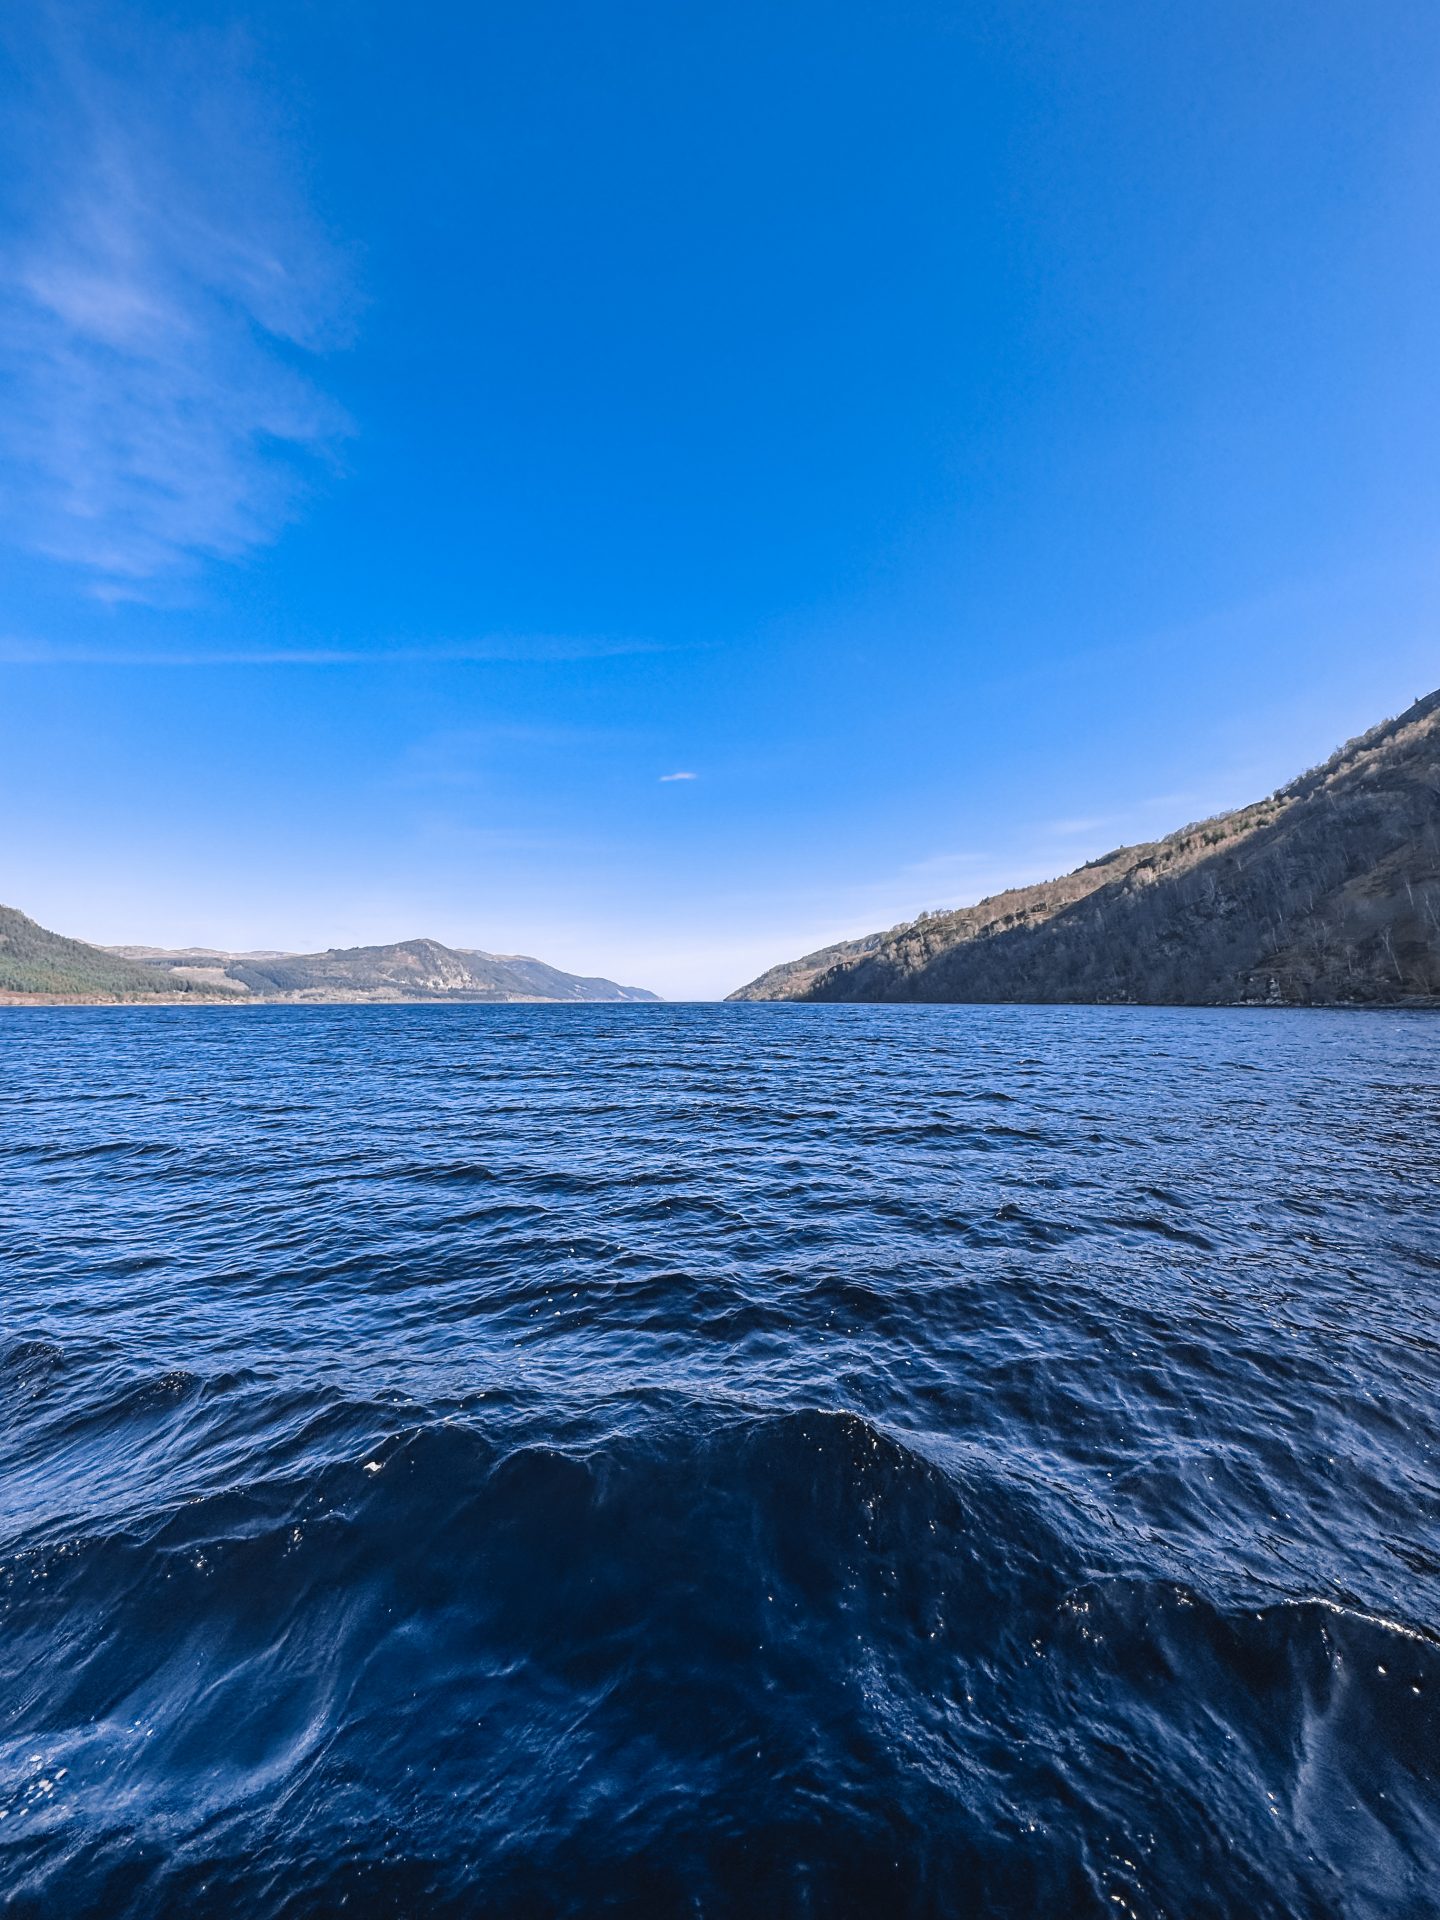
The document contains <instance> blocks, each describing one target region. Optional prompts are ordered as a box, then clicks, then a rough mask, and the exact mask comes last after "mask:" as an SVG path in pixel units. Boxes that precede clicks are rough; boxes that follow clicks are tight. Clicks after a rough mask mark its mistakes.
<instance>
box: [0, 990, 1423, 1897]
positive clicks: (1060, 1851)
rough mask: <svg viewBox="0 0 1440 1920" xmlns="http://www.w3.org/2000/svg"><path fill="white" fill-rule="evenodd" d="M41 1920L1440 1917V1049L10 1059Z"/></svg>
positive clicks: (315, 1019)
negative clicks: (178, 1919) (138, 1919)
mask: <svg viewBox="0 0 1440 1920" xmlns="http://www.w3.org/2000/svg"><path fill="white" fill-rule="evenodd" d="M0 1074H3V1079H0V1263H3V1264H0V1274H3V1292H0V1302H3V1311H4V1334H3V1338H0V1900H3V1898H4V1897H5V1896H8V1900H9V1906H8V1908H7V1909H6V1910H7V1911H8V1912H11V1913H14V1914H19V1915H31V1914H34V1915H45V1916H51V1915H56V1916H63V1917H64V1920H71V1917H72V1916H89V1915H97V1916H99V1915H104V1916H106V1917H107V1920H111V1917H115V1916H138V1915H172V1914H174V1915H185V1916H187V1917H188V1920H199V1916H209V1915H216V1916H219V1915H226V1916H249V1915H255V1916H261V1915H264V1916H271V1915H286V1916H301V1915H304V1916H321V1915H326V1916H328V1915H332V1914H333V1915H340V1914H344V1915H351V1916H369V1915H377V1916H378V1915H402V1914H403V1915H414V1916H417V1917H418V1916H426V1917H427V1920H428V1917H429V1916H436V1915H442V1916H448V1915H462V1914H463V1915H470V1914H473V1915H485V1916H504V1917H508V1916H521V1915H524V1916H537V1917H538V1916H548V1915H558V1914H585V1915H590V1914H602V1913H612V1914H644V1915H649V1914H654V1915H665V1916H668V1915H674V1916H677V1920H679V1917H680V1916H696V1915H711V1916H718V1915H727V1916H728V1915H734V1916H741V1915H743V1916H747V1920H748V1916H764V1915H777V1916H778V1915H792V1914H793V1915H813V1916H828V1915H865V1916H870V1915H876V1916H903V1915H1017V1916H1018V1915H1026V1916H1031V1915H1034V1916H1054V1915H1059V1916H1063V1915H1071V1914H1074V1915H1088V1914H1095V1915H1100V1914H1104V1915H1107V1916H1117V1915H1118V1916H1160V1915H1165V1916H1170V1917H1171V1920H1176V1917H1178V1916H1201V1915H1214V1916H1222V1915H1223V1916H1231V1915H1234V1916H1245V1920H1252V1917H1254V1920H1260V1917H1263V1916H1277V1917H1278V1916H1285V1920H1293V1917H1294V1916H1312V1915H1313V1916H1321V1915H1347V1916H1348V1915H1365V1916H1382V1915H1383V1916H1386V1920H1390V1917H1391V1916H1396V1915H1402V1916H1410V1915H1414V1916H1420V1915H1426V1916H1431V1915H1434V1914H1435V1913H1436V1912H1437V1910H1440V1707H1437V1699H1440V1695H1437V1681H1440V1640H1437V1633H1440V1457H1437V1407H1440V1130H1437V1120H1440V1093H1437V1085H1440V1023H1436V1022H1435V1021H1433V1020H1430V1019H1427V1018H1426V1017H1424V1016H1407V1015H1396V1016H1393V1017H1384V1016H1365V1015H1346V1014H1305V1013H1291V1014H1267V1013H1254V1012H1252V1013H1240V1012H1237V1013H1227V1012H1209V1011H1153V1010H1134V1009H1119V1008H1115V1009H1098V1010H1090V1009H1076V1008H1071V1009H1046V1008H984V1009H980V1008H963V1007H948V1008H947V1007H905V1008H883V1007H875V1008H866V1007H766V1006H752V1007H745V1006H734V1007H653V1008H652V1007H615V1008H607V1007H585V1008H580V1007H576V1008H560V1007H554V1008H551V1007H516V1008H503V1007H471V1008H453V1007H438V1008H379V1007H362V1008H275V1009H269V1010H262V1009H254V1010H219V1009H193V1010H191V1009H157V1008H147V1009H143V1010H139V1009H137V1010H123V1009H119V1010H104V1011H101V1010H31V1009H16V1010H12V1011H10V1012H6V1013H0Z"/></svg>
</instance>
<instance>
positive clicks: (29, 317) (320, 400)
mask: <svg viewBox="0 0 1440 1920" xmlns="http://www.w3.org/2000/svg"><path fill="white" fill-rule="evenodd" d="M10 37H11V38H12V39H14V40H17V41H18V42H19V43H20V44H19V48H18V52H19V54H20V57H21V60H22V62H23V68H24V70H26V71H28V72H29V73H30V74H32V75H33V76H35V80H34V85H33V90H32V95H31V98H30V100H29V102H28V111H25V112H21V113H18V114H16V115H14V116H13V117H12V120H11V126H10V133H9V136H8V140H7V145H8V146H9V148H10V153H9V155H8V156H7V158H8V165H9V170H10V173H11V177H12V180H14V181H17V182H18V183H19V185H18V187H17V190H16V200H17V203H18V212H19V219H18V221H17V222H15V223H14V224H13V225H12V226H11V227H10V230H9V231H8V232H7V233H6V234H5V236H4V238H3V242H0V387H3V390H4V393H5V405H4V408H3V413H0V448H3V451H4V454H5V459H6V464H7V466H9V467H10V468H11V470H12V473H13V476H14V477H13V479H12V481H11V483H10V486H9V488H8V489H7V491H8V492H9V493H10V494H11V496H12V497H11V498H10V499H9V500H8V501H7V502H6V506H7V511H8V517H9V519H10V521H11V527H12V534H13V536H14V537H16V538H18V540H19V541H20V542H21V543H22V544H24V545H25V546H27V547H29V548H30V549H32V550H33V551H37V552H39V553H42V554H45V555H48V556H49V557H51V558H53V559H56V560H59V561H62V562H64V563H67V564H69V565H72V566H74V567H76V568H77V569H79V570H80V572H81V574H82V575H83V576H84V577H85V578H86V579H87V581H88V583H89V585H90V588H91V590H92V591H93V592H95V593H96V594H98V595H99V596H100V597H101V598H105V599H122V598H123V599H144V598H147V597H152V595H153V592H154V590H155V585H156V583H160V582H163V581H165V580H167V579H173V578H175V577H177V576H184V575H186V574H188V573H191V572H193V571H194V570H195V569H196V568H197V567H198V566H199V565H200V564H202V563H203V562H205V561H207V560H214V559H221V560H237V559H239V558H241V557H242V556H243V555H245V554H246V553H248V552H250V551H251V550H252V549H254V548H256V547H258V546H262V545H264V544H266V543H268V542H269V541H271V540H273V539H274V538H275V537H276V535H277V534H278V533H279V532H280V530H281V528H282V527H283V526H284V525H285V524H286V523H287V522H288V521H289V520H291V519H293V518H294V516H295V514H296V513H297V512H298V510H299V507H300V505H301V503H302V500H303V498H304V494H305V492H306V490H307V486H308V485H309V484H310V481H311V479H312V477H313V475H314V473H315V472H316V471H317V468H318V467H323V466H324V465H326V464H329V463H333V461H334V458H335V454H336V451H337V449H338V447H339V445H340V443H341V441H342V440H343V439H344V437H345V436H346V434H347V433H348V431H349V423H348V421H347V419H346V416H345V414H344V412H343V410H342V409H341V408H340V407H339V406H338V405H337V404H336V403H335V402H334V401H333V400H332V399H331V398H329V397H328V396H327V395H326V394H325V393H323V392H322V391H321V390H320V389H319V388H318V387H317V386H316V385H315V384H314V383H313V381H312V379H311V378H310V376H309V374H308V372H307V371H306V366H307V363H308V362H310V361H312V360H313V359H314V357H315V356H317V355H318V354H320V353H322V352H323V351H325V350H327V349H329V348H331V347H333V346H335V345H338V344H341V343H342V342H343V340H344V337H345V335H346V332H347V329H348V326H349V322H350V318H351V315H352V313H353V310H354V304H355V303H354V300H353V297H352V295H351V292H350V290H349V287H348V284H347V280H348V275H347V273H346V270H345V267H344V264H343V262H342V261H341V259H340V256H339V254H338V252H337V251H336V249H335V248H334V247H333V246H332V245H331V244H330V243H329V242H328V241H327V240H326V238H325V236H324V234H323V233H322V231H321V230H320V228H319V226H318V224H317V222H316V221H315V219H314V217H313V216H312V214H311V213H310V211H309V209H308V208H307V207H306V205H305V204H304V198H303V195H302V194H301V193H300V192H299V191H298V189H297V186H296V183H295V177H294V174H295V169H294V167H293V165H292V162H291V158H290V154H289V152H288V149H287V142H286V140H285V139H284V138H283V137H282V136H281V134H280V132H279V130H278V128H277V126H276V125H275V123H274V120H273V118H272V116H271V115H270V113H269V112H268V110H267V107H266V103H265V101H264V99H263V97H262V95H261V92H260V90H259V89H258V88H257V87H256V86H255V84H254V82H253V80H252V78H251V75H250V73H249V71H248V69H247V55H246V49H245V47H244V44H243V42H242V41H241V40H240V39H239V38H238V37H236V36H234V35H222V34H218V33H215V32H213V31H205V32H195V33H192V34H185V35H181V34H175V35H172V36H169V37H167V38H164V39H162V38H160V37H158V36H154V35H151V36H149V37H148V38H146V39H144V40H143V41H142V40H141V39H140V37H139V35H138V34H136V35H135V36H133V37H132V38H126V37H125V34H124V29H123V28H118V29H117V28H115V27H114V26H113V25H112V26H110V27H108V28H107V26H106V24H105V23H104V22H102V21H101V19H100V18H99V17H98V16H97V15H95V14H93V13H91V12H89V11H84V12H81V13H79V14H67V15H60V14H58V13H53V12H51V11H50V10H49V9H44V10H41V9H38V8H37V9H36V10H35V13H34V14H33V15H32V16H30V17H29V20H28V22H27V23H25V24H22V25H19V26H16V25H14V24H13V23H12V32H11V36H10ZM17 150H18V151H17Z"/></svg>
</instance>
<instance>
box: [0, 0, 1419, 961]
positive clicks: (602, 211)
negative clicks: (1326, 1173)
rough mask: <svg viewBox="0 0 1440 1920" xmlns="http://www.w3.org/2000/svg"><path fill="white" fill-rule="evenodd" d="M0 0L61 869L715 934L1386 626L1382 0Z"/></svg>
mask: <svg viewBox="0 0 1440 1920" xmlns="http://www.w3.org/2000/svg"><path fill="white" fill-rule="evenodd" d="M0 32H3V37H4V38H3V44H4V56H5V61H4V78H3V99H0V128H3V132H0V142H3V151H0V181H3V186H0V509H3V511H0V541H3V545H0V820H3V843H0V899H4V900H6V901H7V902H10V903H13V904H15V905H18V906H21V907H23V908H24V909H25V910H26V911H27V912H29V913H31V914H33V915H34V916H35V917H36V918H38V919H40V920H42V921H44V922H45V923H46V924H48V925H51V926H55V927H58V928H60V929H61V930H63V931H65V932H70V933H75V934H78V935H81V936H83V937H86V938H90V939H96V940H105V941H130V940H152V941H155V942H157V943H180V942H199V943H204V944H209V945H217V946H250V945H264V946H294V947H313V946H325V945H330V944H349V943H354V942H363V941H372V940H385V939H394V938H400V937H404V936H406V935H409V934H416V933H428V934H432V935H434V936H436V937H437V938H440V939H443V940H447V941H450V942H452V943H455V944H461V945H475V946H482V947H488V948H491V949H495V950H501V951H516V950H519V951H528V952H533V953H537V954H539V955H541V956H542V957H544V958H546V959H548V960H550V961H552V962H554V963H556V964H558V965H562V966H566V967H573V968H576V969H578V970H581V971H587V972H588V971H596V972H605V973H609V974H611V975H613V976H616V977H619V978H622V979H625V980H629V981H634V982H637V983H640V984H644V985H648V986H651V987H654V988H656V989H658V990H659V991H661V992H664V993H667V994H673V995H710V994H718V993H722V992H725V991H727V990H728V989H729V988H731V987H733V986H735V985H738V984H739V983H740V982H742V981H743V980H745V979H747V978H748V977H750V976H751V975H753V974H754V973H756V972H758V971H759V970H760V969H761V968H763V967H764V966H766V965H768V964H770V963H771V962H772V961H775V960H778V959H782V958H786V957H789V956H791V955H793V954H795V953H798V952H800V951H802V950H804V949H807V948H809V947H813V946H816V945H819V944H821V943H823V942H825V941H828V940H832V939H836V938H840V937H843V936H845V935H848V934H855V933H861V932H865V931H869V930H871V929H872V928H875V927H878V926H884V925H888V924H891V923H892V922H894V921H896V920H898V919H901V918H908V917H910V916H911V915H913V914H914V913H915V912H917V911H919V910H920V909H922V908H926V907H937V906H943V905H949V904H958V903H960V902H963V901H966V900H970V899H974V898H976V897H978V896H980V895H981V894H984V893H987V892H991V891H994V890H996V889H997V888H999V887H1002V886H1004V885H1006V884H1009V883H1013V882H1018V881H1023V880H1027V879H1034V878H1038V877H1042V876H1044V875H1047V874H1051V873H1055V872H1059V871H1063V870H1065V869H1068V868H1069V867H1071V866H1073V865H1075V864H1077V863H1078V862H1079V861H1080V860H1083V859H1086V858H1089V857H1091V856H1093V855H1094V854H1095V853H1097V852H1100V851H1103V850H1104V849H1105V848H1107V847H1110V846H1113V845H1114V844H1116V843H1117V842H1119V841H1122V840H1126V839H1133V838H1144V837H1146V836H1148V835H1153V834H1156V833H1159V832H1162V831H1166V830H1168V829H1170V828H1172V827H1174V826H1177V825H1179V824H1181V823H1182V822H1184V821H1185V820H1187V819H1191V818H1194V817H1197V816H1200V815H1202V814H1204V813H1207V812H1210V811H1213V810H1215V809H1217V808H1219V807H1222V806H1225V805H1229V804H1234V803H1236V802H1239V801H1243V800H1246V799H1249V798H1252V797H1255V796H1256V795H1258V794H1260V793H1261V792H1264V791H1268V790H1269V789H1270V788H1272V787H1274V786H1275V785H1276V784H1278V783H1279V782H1280V781H1281V780H1283V779H1285V778H1286V777H1288V776H1289V775H1290V774H1292V773H1293V772H1296V771H1298V770H1299V769H1300V768H1301V767H1302V766H1305V765H1307V764H1310V763H1312V762H1314V761H1315V760H1317V759H1319V758H1321V757H1323V756H1324V755H1325V754H1326V753H1327V752H1328V751H1330V749H1331V748H1332V747H1333V746H1335V745H1336V744H1337V743H1338V741H1339V740H1341V739H1343V738H1345V737H1346V736H1348V735H1350V734H1352V733H1354V732H1356V731H1358V730H1360V729H1361V728H1362V727H1364V726H1366V725H1368V724H1370V723H1371V722H1372V721H1374V720H1376V719H1379V718H1381V717H1382V716H1384V715H1385V714H1387V713H1390V712H1393V711H1395V710H1397V709H1398V708H1399V707H1401V706H1403V705H1405V704H1406V703H1407V702H1408V701H1409V700H1410V699H1411V698H1413V697H1414V696H1415V695H1417V694H1419V693H1421V692H1423V691H1426V690H1428V689H1429V688H1430V687H1432V686H1434V685H1435V684H1436V683H1437V682H1440V667H1437V662H1440V646H1437V640H1436V636H1437V614H1440V532H1437V529H1440V512H1437V510H1440V463H1437V460H1436V457H1435V448H1436V446H1437V445H1440V385H1437V380H1436V373H1435V368H1436V356H1437V350H1440V349H1437V343H1440V324H1437V323H1440V115H1437V114H1436V112H1435V103H1436V99H1437V97H1440V91H1437V90H1440V12H1437V11H1436V10H1435V9H1433V8H1431V7H1427V6H1421V5H1416V4H1414V0H1410V3H1409V4H1405V5H1397V4H1387V0H1372V4H1370V5H1369V6H1367V7H1365V8H1360V7H1357V6H1354V5H1352V4H1348V0H1347V4H1343V5H1342V4H1333V3H1332V0H1315V3H1314V4H1311V5H1307V6H1305V7H1297V6H1295V5H1294V4H1293V0H1283V4H1282V3H1280V0H1275V3H1272V0H1217V3H1216V4H1214V5H1211V6H1208V7H1205V8H1181V7H1178V6H1175V7H1171V6H1156V5H1154V4H1153V0H1104V3H1102V4H1098V5H1094V6H1085V7H1079V6H1075V5H1073V4H1071V3H1070V0H1063V3H1062V0H1044V3H1042V0H1031V3H1029V4H1026V3H1024V0H1012V3H1011V4H999V3H998V0H996V3H993V4H991V3H988V0H977V3H976V4H970V5H964V6H961V5H956V4H949V5H943V6H942V5H925V4H908V5H907V4H899V5H895V6H885V7H880V6H874V5H871V6H854V5H846V4H830V5H826V6H818V5H803V4H794V5H791V4H785V3H784V0H766V4H763V5H750V4H745V0H731V4H727V5H726V6H725V7H723V8H722V7H703V6H695V7H687V6H675V5H673V4H666V5H660V4H655V5H638V4H628V3H627V0H611V4H607V5H596V4H593V3H592V4H588V5H581V4H574V5H558V4H551V3H550V0H534V3H533V4H530V5H527V6H524V7H500V6H494V5H485V4H467V5H463V6H461V5H454V6H446V5H443V4H438V3H437V4H434V5H431V6H428V7H413V6H411V7H400V6H395V5H373V4H365V0H344V4H340V0H326V3H323V4H322V3H321V0H284V4H275V5H259V4H247V5H239V6H234V7H228V6H211V5H204V4H196V3H195V0H190V3H189V4H186V5H183V6H182V5H175V6H159V5H153V4H145V3H144V0H133V3H132V4H129V5H126V6H123V7H119V6H117V7H100V6H79V5H77V6H69V5H60V6H49V5H46V4H42V3H37V4H35V5H33V6H30V7H27V8H23V9H12V10H9V11H8V12H7V15H6V24H5V26H4V28H3V30H0ZM682 775H684V776H688V777H685V778H681V777H679V776H682Z"/></svg>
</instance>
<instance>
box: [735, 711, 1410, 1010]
mask: <svg viewBox="0 0 1440 1920" xmlns="http://www.w3.org/2000/svg"><path fill="white" fill-rule="evenodd" d="M730 998H731V999H732V1000H855V1001H871V1000H889V1001H895V1000H922V1001H923V1000H934V1001H962V1002H963V1001H977V1002H987V1001H988V1002H994V1001H1040V1002H1065V1001H1084V1002H1098V1003H1104V1002H1108V1001H1119V1002H1136V1003H1147V1004H1178V1005H1233V1004H1257V1003H1259V1004H1281V1005H1285V1004H1290V1005H1362V1006H1405V1005H1409V1006H1430V1005H1440V692H1436V693H1432V694H1429V695H1427V696H1426V697H1425V698H1424V699H1421V700H1418V701H1416V703H1415V704H1414V706H1412V707H1410V708H1409V709H1407V711H1406V712H1405V713H1403V714H1401V715H1400V716H1399V718H1398V719H1395V720H1389V721H1386V722H1384V723H1383V724H1382V725H1380V726H1378V727H1374V728H1372V729H1371V731H1370V732H1369V733H1366V734H1362V735H1361V736H1360V737H1359V738H1358V739H1356V740H1352V741H1351V742H1349V744H1348V745H1346V746H1344V747H1342V748H1340V750H1339V751H1338V752H1337V753H1335V754H1333V755H1332V756H1331V758H1330V759H1329V760H1327V761H1326V762H1325V763H1324V765H1323V766H1320V767H1316V768H1314V769H1312V770H1311V771H1310V772H1309V773H1305V774H1302V775H1301V776H1300V777H1299V778H1298V779H1297V780H1292V781H1291V782H1290V783H1289V785H1288V786H1285V787H1282V788H1280V789H1279V791H1278V792H1276V793H1274V794H1272V795H1271V796H1270V798H1269V799H1267V800H1261V801H1259V802H1257V803H1256V804H1255V805H1253V806H1249V807H1241V808H1239V809H1237V810H1236V811H1235V812H1233V813H1227V814H1220V815H1217V816H1216V817H1215V818H1214V819H1212V820H1202V821H1200V822H1198V823H1197V824H1195V825H1193V826H1189V827H1185V828H1182V829H1181V830H1180V831H1179V832H1178V833H1172V834H1170V835H1169V836H1168V837H1167V838H1165V839H1163V840H1156V841H1150V842H1147V843H1145V844H1144V845H1140V846H1133V847H1119V848H1117V849H1116V850H1115V851H1114V852H1113V853H1108V854H1105V855H1103V856H1102V857H1101V858H1100V859H1098V860H1092V861H1090V862H1089V863H1088V864H1087V865H1085V866H1083V867H1080V868H1078V869H1077V870H1076V871H1075V872H1074V873H1070V874H1066V875H1064V876H1063V877H1062V878H1060V879H1058V880H1051V881H1045V882H1043V883H1042V884H1040V885H1038V886H1032V887H1017V888H1014V889H1013V890H1011V891H1010V892H1008V893H1001V894H996V895H994V896H993V897H992V898H990V899H987V900H982V901H980V902H979V903H978V904H977V905H975V906H972V907H962V908H959V909H957V910H955V911H953V912H943V913H933V914H922V915H921V916H920V918H919V919H917V920H912V921H908V922H906V923H905V924H904V925H902V926H898V927H893V928H891V929H890V930H889V932H886V933H874V934H869V935H867V936H865V937H864V938H863V939H859V940H853V941H842V942H840V943H839V944H837V945H835V946H831V947H826V948H823V949H821V950H820V951H819V952H816V953H811V954H807V955H805V956H804V957H803V958H801V959H799V960H791V961H787V962H784V963H782V964H781V965H779V966H776V967H772V968H771V969H770V970H769V972H768V973H764V974H762V975H761V976H760V978H759V979H758V980H754V981H751V983H750V984H749V985H748V986H745V987H741V988H740V989H739V990H738V991H737V992H735V993H733V994H731V995H730Z"/></svg>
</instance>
